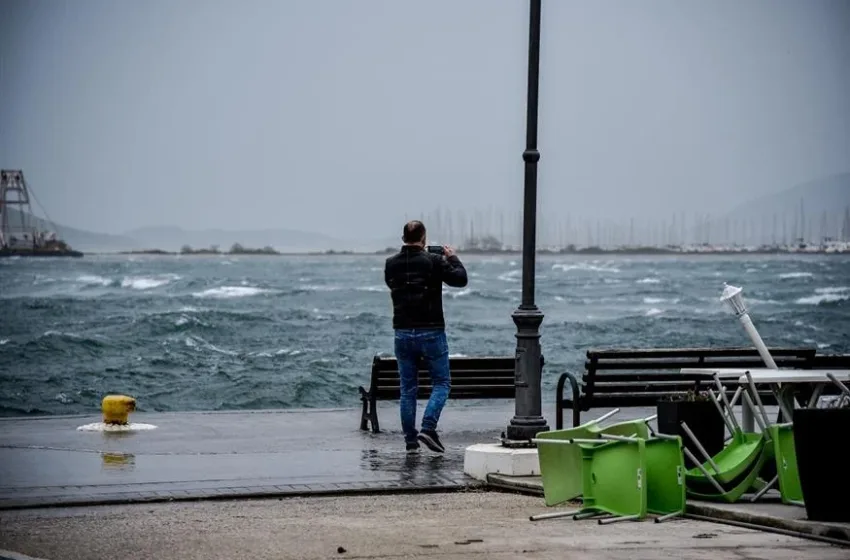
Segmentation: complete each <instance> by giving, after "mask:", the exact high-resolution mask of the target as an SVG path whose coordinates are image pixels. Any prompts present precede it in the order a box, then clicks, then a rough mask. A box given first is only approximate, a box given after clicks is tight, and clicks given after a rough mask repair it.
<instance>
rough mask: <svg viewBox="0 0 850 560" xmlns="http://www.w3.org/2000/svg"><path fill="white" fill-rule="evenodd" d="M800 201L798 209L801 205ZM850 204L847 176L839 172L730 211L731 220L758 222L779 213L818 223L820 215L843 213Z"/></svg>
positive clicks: (848, 174) (779, 214) (751, 201)
mask: <svg viewBox="0 0 850 560" xmlns="http://www.w3.org/2000/svg"><path fill="white" fill-rule="evenodd" d="M801 202H802V206H801ZM848 205H850V173H839V174H837V175H832V176H830V177H825V178H823V179H818V180H816V181H810V182H808V183H803V184H802V185H798V186H796V187H794V188H791V189H788V190H786V191H782V192H780V193H776V194H770V195H766V196H762V197H759V198H756V199H753V200H750V201H748V202H745V203H744V204H741V205H739V206H737V207H736V208H734V209H733V210H732V211H731V212H730V213H729V214H728V217H729V218H733V219H736V218H738V219H750V218H753V219H761V218H762V217H765V218H767V217H770V218H771V219H772V217H773V215H774V214H776V215H777V216H779V217H781V216H782V215H783V214H787V215H788V216H789V217H791V216H795V215H796V216H799V215H800V213H801V211H802V212H803V213H804V214H805V215H807V216H810V217H816V218H817V219H818V220H820V218H821V216H822V215H823V214H824V213H826V214H827V215H835V214H843V213H844V209H845V208H846V207H847V206H848Z"/></svg>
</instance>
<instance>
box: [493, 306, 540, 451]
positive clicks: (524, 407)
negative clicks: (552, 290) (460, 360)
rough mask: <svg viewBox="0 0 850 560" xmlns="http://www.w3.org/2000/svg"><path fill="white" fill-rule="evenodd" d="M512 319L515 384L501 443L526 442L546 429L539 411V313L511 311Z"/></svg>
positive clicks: (532, 308)
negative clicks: (509, 412)
mask: <svg viewBox="0 0 850 560" xmlns="http://www.w3.org/2000/svg"><path fill="white" fill-rule="evenodd" d="M512 318H513V320H514V324H516V326H517V333H516V339H517V347H516V365H515V368H516V369H515V380H514V384H515V387H516V396H515V397H514V402H515V407H516V408H515V413H514V417H513V418H511V421H510V424H509V425H508V429H507V431H506V434H505V435H506V437H505V438H503V443H504V440H508V441H512V442H520V441H524V442H528V440H530V439H532V438H533V437H535V436H536V435H537V434H538V433H540V432H548V431H549V426H548V424H547V423H546V419H545V418H543V415H542V411H541V392H540V382H541V368H542V361H541V359H540V324H541V323H542V322H543V313H541V312H540V310H539V309H538V308H537V306H528V307H525V308H523V307H522V306H520V308H519V309H517V310H516V311H514V313H513V315H512Z"/></svg>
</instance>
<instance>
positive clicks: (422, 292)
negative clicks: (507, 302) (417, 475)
mask: <svg viewBox="0 0 850 560" xmlns="http://www.w3.org/2000/svg"><path fill="white" fill-rule="evenodd" d="M402 240H403V241H404V245H403V246H402V248H401V251H399V252H398V253H396V254H395V255H393V256H391V257H389V258H388V259H387V262H386V264H385V266H384V281H385V282H386V284H387V286H388V287H389V288H390V295H391V297H392V302H393V329H394V330H395V357H396V360H397V361H398V373H399V385H400V387H401V400H400V403H399V410H400V413H401V428H402V430H403V431H404V441H405V443H406V444H407V450H408V451H417V450H418V449H419V442H420V441H421V442H422V443H424V444H425V445H426V446H427V447H428V448H429V449H431V450H432V451H436V452H438V453H443V452H444V451H445V450H446V449H445V447H443V444H442V442H441V441H440V438H439V436H437V422H438V421H439V420H440V413H441V412H442V410H443V407H444V406H445V404H446V400H447V399H448V396H449V391H450V390H451V374H450V372H449V346H448V342H447V341H446V323H445V319H444V318H443V283H445V284H447V285H448V286H452V287H455V288H463V287H464V286H466V284H467V282H468V278H467V276H466V269H465V268H464V267H463V264H461V262H460V259H459V258H458V257H457V255H456V254H455V252H454V250H453V249H452V248H451V247H448V246H443V247H427V246H426V241H425V226H424V224H422V222H420V221H418V220H414V221H411V222H408V223H407V224H405V225H404V228H403V230H402ZM420 359H422V360H423V361H424V364H425V367H427V368H428V372H429V373H430V375H431V387H432V389H431V397H430V398H429V399H428V405H427V406H426V407H425V414H424V416H423V417H422V430H421V431H420V432H418V433H417V431H416V398H417V394H418V391H419V385H418V382H417V379H418V374H419V370H418V363H419V360H420Z"/></svg>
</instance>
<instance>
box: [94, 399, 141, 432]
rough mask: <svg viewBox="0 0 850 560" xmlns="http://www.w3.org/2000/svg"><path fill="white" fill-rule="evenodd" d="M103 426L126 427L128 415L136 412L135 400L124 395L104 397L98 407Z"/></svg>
mask: <svg viewBox="0 0 850 560" xmlns="http://www.w3.org/2000/svg"><path fill="white" fill-rule="evenodd" d="M100 408H101V410H102V411H103V423H104V424H120V425H122V426H123V425H126V424H127V418H128V417H129V416H130V413H131V412H133V411H134V410H136V399H134V398H133V397H128V396H126V395H106V396H105V397H103V402H102V403H101V405H100Z"/></svg>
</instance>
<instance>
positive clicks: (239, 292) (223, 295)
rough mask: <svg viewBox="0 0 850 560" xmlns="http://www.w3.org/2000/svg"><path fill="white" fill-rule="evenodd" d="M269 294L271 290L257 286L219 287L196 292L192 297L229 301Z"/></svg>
mask: <svg viewBox="0 0 850 560" xmlns="http://www.w3.org/2000/svg"><path fill="white" fill-rule="evenodd" d="M267 293H271V290H266V289H264V288H257V287H255V286H219V287H218V288H209V289H207V290H204V291H202V292H195V293H193V294H192V296H194V297H196V298H219V299H229V298H238V297H249V296H256V295H260V294H267Z"/></svg>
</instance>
